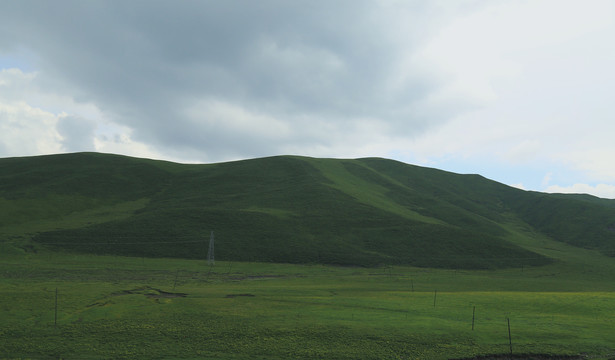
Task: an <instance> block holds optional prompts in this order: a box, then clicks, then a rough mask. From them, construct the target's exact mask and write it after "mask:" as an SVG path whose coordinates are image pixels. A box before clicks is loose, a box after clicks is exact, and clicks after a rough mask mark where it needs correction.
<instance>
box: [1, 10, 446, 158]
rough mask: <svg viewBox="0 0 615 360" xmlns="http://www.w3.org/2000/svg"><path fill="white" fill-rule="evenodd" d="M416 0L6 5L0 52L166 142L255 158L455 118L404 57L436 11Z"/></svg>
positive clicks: (143, 135)
mask: <svg viewBox="0 0 615 360" xmlns="http://www.w3.org/2000/svg"><path fill="white" fill-rule="evenodd" d="M420 3H421V2H418V4H420ZM408 4H409V3H406V4H405V5H404V7H403V9H402V8H401V7H400V8H399V9H398V8H396V5H394V4H388V5H383V3H379V2H370V3H366V2H361V1H338V2H327V1H322V2H319V1H316V2H315V1H300V2H296V1H292V2H290V1H258V2H255V1H19V2H13V3H9V4H3V5H2V7H3V11H2V15H0V22H1V23H2V24H1V25H0V35H1V38H2V39H3V40H0V51H1V50H3V49H4V50H5V51H10V50H11V49H14V48H16V47H17V46H25V47H27V48H28V50H29V51H32V52H33V53H34V54H36V55H37V58H36V60H35V61H34V65H33V66H34V67H35V68H36V69H37V70H40V71H41V74H40V82H41V84H43V86H46V87H48V88H49V89H50V91H56V92H57V91H66V92H67V93H70V94H71V96H73V97H75V98H76V100H77V101H84V102H92V103H95V104H96V105H97V106H98V107H99V108H100V109H101V110H102V111H103V112H105V113H107V114H112V117H113V120H114V121H115V122H117V123H120V124H123V125H126V126H128V127H130V128H132V129H133V130H134V131H133V136H134V138H135V139H136V140H139V141H142V142H144V143H147V144H151V145H152V146H155V147H157V148H162V149H164V151H165V152H167V151H169V152H171V153H173V152H176V153H177V154H179V153H180V152H181V151H188V150H190V151H192V152H193V153H195V154H199V153H200V154H202V155H201V157H202V158H205V157H210V158H212V157H214V158H215V157H223V156H231V155H232V156H259V155H265V154H271V153H277V152H279V151H280V149H283V148H285V147H288V145H290V144H300V143H305V144H306V145H309V144H311V145H314V144H316V145H323V146H327V144H330V143H331V142H334V141H335V138H336V136H335V132H346V133H348V132H353V131H360V130H359V129H356V126H355V120H356V119H376V120H377V121H383V122H386V124H387V127H386V129H388V130H384V129H385V127H383V130H382V131H389V132H390V133H392V134H393V133H400V132H402V133H408V134H409V135H412V134H414V133H416V132H417V131H418V129H423V128H425V127H427V126H428V125H429V124H430V123H431V122H437V121H441V120H442V119H443V118H445V117H446V114H437V113H435V112H434V113H433V114H432V113H430V111H429V109H427V110H425V109H424V107H422V105H420V102H421V101H422V100H423V99H424V98H425V96H427V95H428V94H429V93H430V91H433V90H434V87H435V86H437V84H436V83H434V82H432V81H431V80H430V79H429V78H426V77H424V76H422V75H421V74H420V73H419V72H418V71H414V72H413V71H412V69H411V68H410V70H408V67H407V66H406V65H407V64H405V63H404V62H406V61H408V54H411V53H412V51H413V48H414V47H415V46H416V43H417V42H418V41H419V40H420V36H421V34H422V33H423V32H425V31H427V30H426V28H424V26H425V21H424V20H421V19H422V17H424V16H425V15H426V14H428V13H429V12H428V11H426V10H425V9H423V6H422V5H411V4H410V5H408ZM402 10H403V11H402ZM9 34H13V35H11V36H9ZM58 89H60V90H58ZM212 103H213V104H219V103H222V104H225V106H223V107H222V108H223V110H220V107H219V106H218V107H216V106H211V104H212ZM212 109H214V110H215V109H217V110H216V111H214V110H212ZM235 110H237V111H235ZM239 110H241V111H243V112H241V111H240V113H241V114H244V115H245V118H244V119H240V120H239V121H238V120H237V119H236V118H232V116H233V114H234V115H237V113H238V111H239ZM453 110H454V109H453ZM453 110H451V111H453ZM212 111H213V112H212ZM225 111H226V113H225ZM255 122H256V124H255ZM272 122H273V123H274V124H273V125H272ZM280 122H281V124H282V125H285V127H284V128H285V129H286V131H284V132H282V133H280V132H279V131H280V125H281V124H280ZM317 123H318V124H321V127H322V128H323V129H326V130H327V131H323V132H319V131H315V130H314V129H317V128H318V126H314V125H315V124H317ZM242 124H243V125H246V124H252V125H255V126H256V127H254V126H240V125H242ZM276 124H277V125H276ZM259 127H260V129H261V130H263V129H264V130H267V129H268V128H269V127H271V134H267V131H260V132H258V131H256V130H257V129H258V128H259ZM276 132H277V133H276ZM255 133H258V134H259V135H255ZM268 135H269V136H268Z"/></svg>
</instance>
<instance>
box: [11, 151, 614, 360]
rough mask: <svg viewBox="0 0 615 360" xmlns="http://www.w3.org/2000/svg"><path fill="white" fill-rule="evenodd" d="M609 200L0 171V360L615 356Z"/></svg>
mask: <svg viewBox="0 0 615 360" xmlns="http://www.w3.org/2000/svg"><path fill="white" fill-rule="evenodd" d="M614 204H615V202H614V201H613V200H606V199H598V198H594V197H590V196H582V195H548V194H541V193H535V192H525V191H521V190H518V189H513V188H510V187H507V186H505V185H502V184H498V183H496V182H493V181H490V180H488V179H485V178H483V177H480V176H478V175H459V174H451V173H447V172H443V171H440V170H436V169H428V168H421V167H415V166H411V165H407V164H402V163H398V162H395V161H390V160H385V159H359V160H333V159H312V158H303V157H288V156H282V157H273V158H265V159H255V160H246V161H240V162H232V163H223V164H211V165H181V164H174V163H169V162H161V161H153V160H144V159H134V158H127V157H121V156H115V155H104V154H92V153H82V154H67V155H58V156H43V157H33V158H9V159H0V294H2V296H1V297H0V338H1V339H2V341H0V359H3V358H7V359H13V358H36V359H39V358H50V359H55V358H66V359H88V358H92V359H99V358H114V359H151V358H182V359H189V358H207V359H245V358H250V359H289V358H293V359H314V358H326V359H464V358H473V357H478V358H486V357H485V356H486V355H489V354H492V355H494V356H495V357H497V356H504V355H510V353H511V352H512V354H513V355H514V356H516V357H515V358H522V357H521V354H533V355H531V356H530V358H536V359H544V358H548V357H549V356H560V358H561V357H563V356H567V357H576V358H587V359H590V358H591V359H613V358H615V346H613V343H612V339H613V338H615V330H614V329H615V328H614V327H613V326H612V324H611V319H612V318H613V317H615V308H614V307H613V306H612V304H613V303H614V300H615V292H614V290H615V289H614V286H615V285H613V281H612V280H613V278H614V276H615V259H613V257H611V256H613V255H615V251H614V250H615V249H614V246H615V205H614ZM211 231H214V232H215V235H216V237H215V239H216V242H215V250H216V254H215V257H216V262H215V264H211V265H210V264H208V263H207V261H206V260H205V259H206V256H207V251H208V246H207V245H208V240H209V234H210V232H211ZM509 324H510V336H509V330H508V325H509ZM492 357H493V356H492ZM527 357H528V356H526V358H527Z"/></svg>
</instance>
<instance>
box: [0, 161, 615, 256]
mask: <svg viewBox="0 0 615 360" xmlns="http://www.w3.org/2000/svg"><path fill="white" fill-rule="evenodd" d="M611 205H612V202H611V201H610V200H603V199H600V201H594V200H593V199H592V198H590V199H586V198H585V197H578V196H563V195H548V194H542V193H534V192H525V191H521V190H518V189H514V188H511V187H508V186H505V185H502V184H499V183H496V182H493V181H490V180H488V179H485V178H483V177H481V176H478V175H459V174H453V173H448V172H445V171H440V170H436V169H429V168H422V167H418V166H412V165H408V164H404V163H400V162H396V161H392V160H386V159H377V158H367V159H358V160H334V159H314V158H305V157H295V156H278V157H270V158H261V159H253V160H244V161H236V162H228V163H219V164H208V165H182V164H175V163H169V162H163V161H154V160H146V159H136V158H130V157H124V156H117V155H106V154H96V153H77V154H65V155H53V156H40V157H27V158H7V159H0V242H1V243H3V244H4V245H3V246H4V247H5V248H7V249H8V247H9V246H11V247H13V248H15V247H21V248H31V249H36V246H39V245H37V244H43V245H45V246H53V247H57V248H63V249H69V250H72V251H80V252H93V253H101V254H121V255H129V256H169V257H185V258H204V257H205V256H206V252H207V242H208V240H209V234H210V231H214V232H215V235H216V258H218V259H224V260H241V261H273V262H293V263H329V264H340V265H363V266H371V265H378V264H411V265H417V266H431V267H450V268H493V267H514V266H522V265H541V264H546V263H548V262H550V261H551V259H549V258H546V257H544V256H542V255H539V254H536V253H534V252H531V251H530V250H527V249H525V248H523V247H521V246H519V245H518V244H516V243H514V242H511V241H509V240H510V239H511V238H512V237H511V231H512V230H511V229H512V225H511V224H515V226H517V227H518V226H519V224H521V226H522V227H523V228H524V229H525V230H527V234H531V233H538V234H540V235H541V236H548V237H550V238H552V239H554V240H557V241H562V242H566V243H569V244H571V245H574V246H579V247H585V248H592V249H597V250H600V251H602V252H604V253H606V254H615V252H614V250H615V230H614V228H615V207H613V206H611ZM515 236H525V235H523V234H521V235H520V234H519V233H515ZM527 236H531V235H527ZM530 240H531V239H530ZM32 241H33V242H32Z"/></svg>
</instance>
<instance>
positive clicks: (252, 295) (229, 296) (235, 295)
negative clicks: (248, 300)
mask: <svg viewBox="0 0 615 360" xmlns="http://www.w3.org/2000/svg"><path fill="white" fill-rule="evenodd" d="M242 296H243V297H254V296H256V295H254V294H228V295H226V296H225V298H227V299H232V298H236V297H242Z"/></svg>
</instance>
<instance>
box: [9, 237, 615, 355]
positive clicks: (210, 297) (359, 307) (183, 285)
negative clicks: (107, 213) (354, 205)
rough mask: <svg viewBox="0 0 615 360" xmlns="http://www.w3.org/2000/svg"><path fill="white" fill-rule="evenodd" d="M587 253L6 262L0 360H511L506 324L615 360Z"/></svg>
mask: <svg viewBox="0 0 615 360" xmlns="http://www.w3.org/2000/svg"><path fill="white" fill-rule="evenodd" d="M552 245H554V246H566V245H558V244H552ZM561 250H562V249H556V248H554V249H553V250H552V251H553V252H557V251H561ZM545 251H546V250H545ZM583 252H584V251H581V252H580V253H578V257H577V258H576V259H568V261H566V262H563V261H559V262H556V263H554V264H551V265H548V266H543V267H528V268H523V269H507V270H474V271H466V270H464V271H455V270H443V269H428V268H413V267H381V268H362V267H332V266H324V265H289V264H274V263H245V262H224V261H219V262H216V264H215V265H214V266H208V265H207V263H206V262H205V261H202V260H179V259H151V258H131V257H115V256H95V255H76V254H65V253H57V252H45V251H43V252H39V253H38V254H22V255H6V254H5V255H3V256H2V257H1V261H0V293H1V294H2V297H0V314H1V315H0V336H1V338H2V341H1V342H0V358H34V359H39V358H66V359H87V358H93V359H97V358H114V359H122V358H123V359H133V358H142V359H152V358H164V359H167V358H181V359H190V358H195V359H196V358H207V359H247V358H250V359H315V358H322V359H449V358H463V357H470V356H475V355H484V354H506V353H509V351H510V348H509V346H510V345H509V338H508V328H507V319H509V320H510V327H511V338H512V349H513V353H515V354H522V353H534V354H536V353H541V354H545V353H546V354H568V355H572V354H582V353H584V354H587V355H588V356H591V358H592V359H609V358H613V357H615V343H613V339H615V327H613V319H614V318H615V293H614V292H613V290H615V284H614V283H613V282H612V279H613V275H614V274H615V264H614V261H613V260H612V259H611V258H606V257H602V256H601V255H599V254H598V253H594V252H590V251H587V252H586V253H583ZM589 262H591V264H590V263H589ZM56 289H57V290H58V301H57V304H58V307H57V320H56V319H55V291H56ZM473 309H475V315H474V330H472V313H473ZM54 323H55V324H54Z"/></svg>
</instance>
